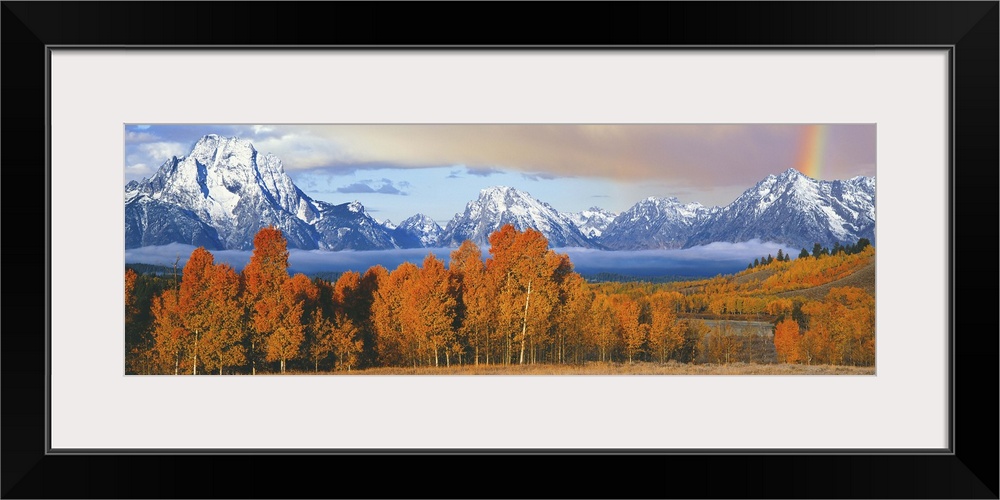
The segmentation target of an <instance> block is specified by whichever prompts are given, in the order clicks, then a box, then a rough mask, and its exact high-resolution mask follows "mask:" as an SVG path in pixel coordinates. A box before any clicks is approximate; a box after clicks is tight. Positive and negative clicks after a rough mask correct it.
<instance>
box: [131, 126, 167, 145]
mask: <svg viewBox="0 0 1000 500" xmlns="http://www.w3.org/2000/svg"><path fill="white" fill-rule="evenodd" d="M146 128H149V126H148V125H147V126H146ZM159 140H161V138H160V137H159V136H157V135H155V134H151V133H149V132H136V131H134V130H126V131H125V142H126V143H128V142H133V143H143V142H156V141H159Z"/></svg>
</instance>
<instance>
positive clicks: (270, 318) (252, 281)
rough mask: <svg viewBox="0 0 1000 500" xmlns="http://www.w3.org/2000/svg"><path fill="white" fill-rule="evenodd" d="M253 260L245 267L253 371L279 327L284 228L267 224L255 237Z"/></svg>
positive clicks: (285, 275) (285, 264) (284, 275)
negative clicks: (277, 323) (278, 308)
mask: <svg viewBox="0 0 1000 500" xmlns="http://www.w3.org/2000/svg"><path fill="white" fill-rule="evenodd" d="M253 243H254V248H253V253H252V254H251V255H250V262H249V263H248V264H247V266H246V267H244V268H243V273H242V281H243V290H244V292H243V307H244V313H245V314H246V318H247V323H248V324H249V327H250V328H249V329H250V335H249V344H250V349H249V350H248V353H247V354H248V356H249V358H250V373H251V374H256V373H257V365H258V364H259V363H260V362H262V361H263V360H264V358H265V356H266V346H265V341H266V339H267V337H268V336H269V335H270V334H271V333H272V332H273V328H274V327H276V321H277V317H278V316H280V314H277V313H278V311H277V309H276V308H277V307H278V306H279V305H280V304H281V303H282V298H281V288H282V285H283V284H284V283H285V281H286V280H288V243H287V241H286V240H285V238H284V236H282V235H281V230H279V229H277V228H275V227H265V228H262V229H261V230H260V231H258V232H257V234H256V236H254V239H253Z"/></svg>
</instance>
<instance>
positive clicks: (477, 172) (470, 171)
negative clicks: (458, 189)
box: [465, 167, 503, 177]
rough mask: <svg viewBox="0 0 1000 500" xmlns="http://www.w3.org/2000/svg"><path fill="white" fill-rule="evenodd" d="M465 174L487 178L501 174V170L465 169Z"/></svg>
mask: <svg viewBox="0 0 1000 500" xmlns="http://www.w3.org/2000/svg"><path fill="white" fill-rule="evenodd" d="M465 173H467V174H469V175H475V176H478V177H489V176H491V175H495V174H502V173H503V170H500V169H498V168H493V167H465Z"/></svg>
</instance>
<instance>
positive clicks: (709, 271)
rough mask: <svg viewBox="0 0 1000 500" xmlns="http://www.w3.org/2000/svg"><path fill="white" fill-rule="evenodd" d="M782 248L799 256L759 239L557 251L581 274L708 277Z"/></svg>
mask: <svg viewBox="0 0 1000 500" xmlns="http://www.w3.org/2000/svg"><path fill="white" fill-rule="evenodd" d="M779 248H780V249H782V250H783V251H784V252H785V253H791V254H792V255H798V249H793V248H790V247H787V246H785V245H781V244H779V243H773V242H761V241H759V240H751V241H746V242H742V243H724V242H716V243H710V244H708V245H702V246H697V247H693V248H684V249H669V250H618V251H605V250H592V249H586V248H561V249H559V248H557V249H556V251H557V252H560V253H566V254H567V255H569V258H570V261H572V262H573V266H574V269H575V270H576V271H577V272H579V273H581V274H590V273H600V272H607V273H616V274H625V275H629V276H690V277H706V276H715V275H717V274H728V273H734V272H738V271H742V270H743V269H746V267H747V264H749V263H750V262H753V259H754V258H758V257H762V256H765V255H767V254H771V255H777V254H778V249H779Z"/></svg>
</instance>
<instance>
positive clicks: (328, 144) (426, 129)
mask: <svg viewBox="0 0 1000 500" xmlns="http://www.w3.org/2000/svg"><path fill="white" fill-rule="evenodd" d="M810 131H811V132H812V133H810ZM816 131H817V128H816V127H815V126H812V127H811V126H807V125H805V126H804V125H202V124H195V125H167V124H154V125H147V124H133V125H126V126H125V130H124V134H125V137H124V139H125V151H124V155H125V158H124V170H125V181H126V182H127V181H129V180H140V179H142V178H143V177H149V176H152V175H153V173H155V171H156V169H158V168H159V166H160V165H162V164H163V163H164V162H165V161H166V160H168V159H169V158H170V157H171V156H184V155H186V154H188V152H190V150H191V149H192V147H193V146H194V144H195V142H197V140H198V139H199V138H200V137H202V136H204V135H206V134H210V133H214V134H219V135H225V136H237V137H242V138H244V139H248V140H250V141H251V142H252V143H253V144H254V147H255V148H256V149H257V150H258V151H260V152H262V153H269V152H270V153H273V154H275V155H276V156H277V157H278V158H280V159H281V160H282V164H283V166H284V168H285V171H286V172H287V173H288V174H289V176H291V178H292V180H293V181H294V182H295V184H296V185H297V186H298V187H299V188H300V189H301V190H302V191H304V192H305V193H306V194H308V195H309V196H311V197H313V198H315V199H318V200H323V201H327V202H331V203H344V202H348V201H353V200H357V201H359V202H361V203H362V204H364V205H365V208H366V210H368V211H369V213H371V214H372V216H374V217H375V218H377V219H379V220H386V219H389V220H392V221H393V222H396V223H398V222H400V221H401V220H403V219H405V218H406V217H409V216H411V215H413V214H415V213H418V212H420V213H424V214H426V215H428V216H429V217H431V218H432V219H434V220H436V221H438V223H439V224H441V225H442V226H444V225H445V224H446V223H447V221H448V220H450V219H451V218H452V217H453V216H454V215H455V213H458V212H461V211H463V210H464V208H465V204H466V203H467V202H469V201H470V200H473V199H475V198H476V197H477V196H478V193H479V190H480V189H483V188H485V187H489V186H493V185H506V186H512V187H515V188H517V189H520V190H523V191H526V192H528V193H530V194H531V195H533V196H534V197H535V198H538V199H539V200H541V201H544V202H547V203H549V204H550V205H552V206H553V207H554V208H556V209H557V210H560V211H563V212H575V211H580V210H584V209H586V208H589V207H592V206H599V207H602V208H605V209H607V210H611V211H613V212H620V211H623V210H626V209H628V208H629V207H630V206H632V205H633V204H634V203H635V202H637V201H639V200H640V199H642V198H645V197H647V196H676V197H677V198H679V199H680V200H681V201H682V202H693V201H697V202H700V203H702V204H704V205H707V206H712V205H724V204H727V203H729V202H731V201H732V200H733V199H735V198H736V197H737V196H739V194H740V193H742V192H743V191H744V190H746V189H747V188H749V187H751V186H752V185H753V184H754V183H756V182H757V181H759V180H760V179H762V178H764V177H766V176H767V175H768V174H777V173H780V172H782V171H784V170H787V169H788V168H798V169H800V170H802V171H803V172H805V173H807V174H808V175H811V176H814V177H818V178H822V179H826V180H833V179H847V178H850V177H854V176H856V175H869V176H870V175H875V159H876V150H875V142H876V141H875V131H876V130H875V125H872V124H868V125H825V126H823V127H821V134H820V135H819V136H820V138H821V140H820V141H817V134H816ZM817 145H818V146H817ZM804 158H809V159H810V160H809V161H811V162H812V163H810V164H809V165H806V164H804V163H803V162H804V161H806V160H804Z"/></svg>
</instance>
